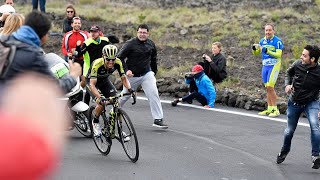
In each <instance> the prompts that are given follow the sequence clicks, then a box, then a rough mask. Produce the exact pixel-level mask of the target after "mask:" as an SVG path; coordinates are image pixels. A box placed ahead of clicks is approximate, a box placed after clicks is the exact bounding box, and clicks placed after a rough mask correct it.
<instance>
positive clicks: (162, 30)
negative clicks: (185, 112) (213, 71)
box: [16, 0, 320, 88]
mask: <svg viewBox="0 0 320 180" xmlns="http://www.w3.org/2000/svg"><path fill="white" fill-rule="evenodd" d="M74 2H75V8H76V10H77V13H78V15H80V16H84V17H86V18H87V19H88V20H94V21H97V20H102V21H105V22H106V23H107V22H110V23H118V24H128V23H130V24H134V25H135V24H139V23H148V24H150V25H151V27H152V30H151V34H150V37H151V38H152V39H153V40H154V41H155V43H156V44H157V46H171V47H182V48H195V49H198V50H208V47H209V48H210V45H211V43H212V42H214V41H220V42H228V41H230V40H232V41H236V45H235V46H236V48H248V47H250V46H251V44H253V43H258V42H259V40H260V39H261V38H262V37H263V36H264V25H265V24H266V23H270V22H271V23H274V24H275V30H276V35H277V36H279V37H280V38H281V39H282V41H283V42H284V46H285V51H286V55H285V57H283V58H282V59H283V63H282V69H286V68H288V66H289V65H290V63H291V62H292V61H293V59H299V57H300V54H301V52H302V50H303V47H304V46H305V45H306V44H318V39H317V38H308V37H317V36H318V37H319V36H320V33H319V32H320V24H319V23H318V22H319V21H320V16H319V15H318V13H319V10H320V0H315V3H316V4H317V6H313V7H311V6H310V8H309V9H308V11H307V12H308V13H301V12H299V11H297V10H295V9H292V8H282V9H274V10H272V9H254V8H252V7H247V8H246V9H245V10H243V8H238V9H235V10H233V11H228V10H218V11H211V10H208V9H206V8H193V9H190V8H186V7H177V8H174V9H161V8H140V7H137V6H131V5H126V4H121V3H110V2H108V1H107V0H74ZM65 6H66V1H65V0H48V1H47V6H46V7H47V12H54V13H57V14H61V15H63V14H64V13H65ZM31 9H32V7H31V3H30V4H26V5H24V6H20V5H18V4H17V5H16V10H17V12H20V13H22V14H27V13H28V12H30V11H31ZM204 27H206V28H207V29H209V32H210V31H211V33H209V34H208V33H207V34H203V33H201V32H202V31H201V29H202V28H204ZM181 29H185V30H187V31H188V32H187V34H186V36H185V38H184V37H183V38H181V36H180V38H178V37H179V36H178V35H179V34H180V33H181V32H180V31H181ZM52 30H53V31H61V27H60V25H58V24H53V29H52ZM127 33H129V34H131V35H134V34H135V29H134V28H130V27H128V28H127ZM167 34H171V36H167ZM172 34H177V37H175V36H174V37H173V36H172ZM225 48H228V47H225ZM250 55H251V54H250ZM190 67H191V65H190V64H185V65H181V66H178V67H173V68H171V69H164V68H162V67H160V68H159V72H158V74H157V76H164V77H165V76H170V77H175V76H183V73H184V72H188V71H189V70H190V69H189V68H190ZM239 82H240V79H239V78H229V79H227V80H226V81H225V82H223V83H221V84H219V86H221V87H219V88H224V87H228V86H233V85H234V84H237V83H239Z"/></svg>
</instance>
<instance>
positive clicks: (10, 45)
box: [0, 35, 21, 79]
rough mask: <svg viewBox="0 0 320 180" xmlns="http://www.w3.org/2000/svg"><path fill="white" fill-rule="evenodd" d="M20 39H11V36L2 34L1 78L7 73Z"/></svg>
mask: <svg viewBox="0 0 320 180" xmlns="http://www.w3.org/2000/svg"><path fill="white" fill-rule="evenodd" d="M19 44H21V42H20V41H16V40H9V36H5V35H1V36H0V79H2V78H3V77H5V75H6V74H7V72H8V70H9V68H10V66H11V64H12V62H13V59H14V56H15V54H16V50H17V46H18V45H19Z"/></svg>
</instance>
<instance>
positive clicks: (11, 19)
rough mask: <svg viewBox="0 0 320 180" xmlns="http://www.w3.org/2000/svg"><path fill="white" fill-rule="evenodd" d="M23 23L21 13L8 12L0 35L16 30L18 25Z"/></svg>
mask: <svg viewBox="0 0 320 180" xmlns="http://www.w3.org/2000/svg"><path fill="white" fill-rule="evenodd" d="M23 23H24V16H23V15H22V14H17V13H14V14H10V15H9V16H8V17H7V20H6V24H5V25H4V26H3V28H2V30H1V32H0V34H1V35H10V34H11V33H13V32H16V31H17V30H18V28H20V26H22V25H23Z"/></svg>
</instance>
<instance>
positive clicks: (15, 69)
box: [0, 11, 80, 92]
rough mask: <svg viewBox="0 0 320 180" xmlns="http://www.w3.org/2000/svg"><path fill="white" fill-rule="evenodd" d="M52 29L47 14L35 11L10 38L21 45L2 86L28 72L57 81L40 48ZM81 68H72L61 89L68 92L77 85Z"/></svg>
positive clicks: (75, 66) (0, 81) (77, 65)
mask: <svg viewBox="0 0 320 180" xmlns="http://www.w3.org/2000/svg"><path fill="white" fill-rule="evenodd" d="M50 28H51V22H50V20H49V19H48V17H47V16H46V15H45V14H43V13H40V12H37V11H33V12H31V13H29V14H28V15H27V16H26V19H25V24H24V25H23V26H21V27H20V28H19V29H18V30H17V32H14V33H12V35H10V36H9V37H8V39H9V40H13V41H14V40H15V41H19V42H21V43H20V44H19V45H18V46H17V50H16V52H15V57H14V59H13V62H12V64H11V65H10V67H9V69H8V71H7V73H6V75H5V76H4V77H3V78H2V79H0V84H1V85H3V86H5V83H7V82H9V81H11V80H13V79H14V78H15V77H17V76H18V75H20V74H24V73H25V72H27V71H33V72H37V73H40V74H42V75H45V76H48V77H51V79H53V80H54V79H55V78H54V76H53V74H52V72H51V71H50V70H49V67H48V64H47V63H46V62H45V61H44V52H43V50H42V49H41V48H40V45H41V44H44V43H45V42H46V41H47V40H48V37H49V36H48V32H49V30H50ZM79 68H80V65H79V64H78V63H75V65H74V66H71V67H70V74H72V76H70V77H69V78H68V79H66V80H65V81H61V82H60V85H61V87H62V88H63V89H64V90H65V91H66V92H68V91H70V90H71V89H72V88H73V87H74V86H75V85H76V79H75V78H78V76H79V75H80V74H78V73H77V72H78V70H79Z"/></svg>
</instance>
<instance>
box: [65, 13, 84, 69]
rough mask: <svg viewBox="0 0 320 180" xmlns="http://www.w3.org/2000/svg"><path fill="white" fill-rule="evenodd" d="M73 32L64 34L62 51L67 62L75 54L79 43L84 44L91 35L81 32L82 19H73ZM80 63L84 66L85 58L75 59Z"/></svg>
mask: <svg viewBox="0 0 320 180" xmlns="http://www.w3.org/2000/svg"><path fill="white" fill-rule="evenodd" d="M71 26H72V31H69V32H67V33H65V34H64V36H63V39H62V45H61V51H62V53H63V54H64V56H65V58H66V59H65V60H66V61H67V60H68V59H69V58H71V57H72V55H73V52H74V51H75V49H76V46H77V41H80V42H81V43H83V42H84V41H85V40H87V39H88V38H89V33H88V32H86V31H83V30H81V19H80V17H74V18H73V19H72V24H71ZM75 61H77V62H78V63H80V64H81V65H83V57H82V56H79V57H77V58H76V59H75Z"/></svg>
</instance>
